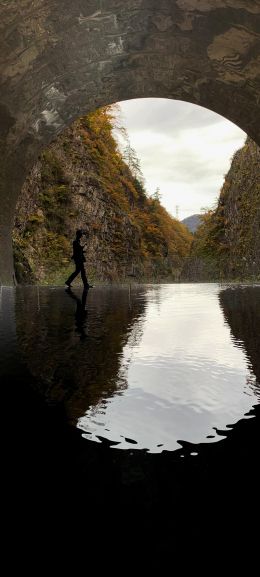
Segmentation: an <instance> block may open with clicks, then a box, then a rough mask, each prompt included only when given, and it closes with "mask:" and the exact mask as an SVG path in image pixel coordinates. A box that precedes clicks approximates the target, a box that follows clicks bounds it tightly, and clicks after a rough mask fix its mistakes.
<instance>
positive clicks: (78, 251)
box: [65, 229, 92, 289]
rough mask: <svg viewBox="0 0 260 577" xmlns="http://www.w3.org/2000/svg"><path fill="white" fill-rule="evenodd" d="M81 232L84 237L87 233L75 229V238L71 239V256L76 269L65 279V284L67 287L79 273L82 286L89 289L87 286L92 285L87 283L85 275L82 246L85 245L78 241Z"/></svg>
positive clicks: (90, 286)
mask: <svg viewBox="0 0 260 577" xmlns="http://www.w3.org/2000/svg"><path fill="white" fill-rule="evenodd" d="M83 234H84V235H85V236H86V237H87V236H88V233H86V232H84V231H83V230H81V229H79V230H77V231H76V238H75V240H74V241H73V255H72V257H71V258H72V259H73V260H74V262H75V265H76V269H75V271H74V272H73V273H72V274H71V275H70V277H69V278H68V280H66V281H65V284H66V285H67V286H68V287H71V283H72V281H73V280H74V279H75V278H76V276H78V274H79V273H81V278H82V282H83V284H84V288H86V289H89V288H92V285H90V284H89V283H88V279H87V275H86V271H85V267H84V263H85V262H86V259H85V255H84V248H85V246H86V243H85V245H84V246H82V244H81V243H80V239H81V238H82V236H83Z"/></svg>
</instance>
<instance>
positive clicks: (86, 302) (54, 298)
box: [0, 284, 260, 454]
mask: <svg viewBox="0 0 260 577" xmlns="http://www.w3.org/2000/svg"><path fill="white" fill-rule="evenodd" d="M5 290H6V291H8V289H3V291H5ZM6 294H7V293H6ZM8 295H9V300H10V293H8ZM6 298H7V297H6ZM259 302H260V288H259V287H240V288H236V287H233V288H224V287H219V286H218V285H214V284H201V285H199V284H180V285H146V286H139V287H134V288H133V287H132V288H131V287H117V288H104V287H97V288H94V289H93V290H90V291H89V293H88V294H87V295H84V294H82V291H81V290H80V289H75V291H73V292H65V291H64V290H63V289H60V288H52V289H50V288H45V287H42V288H39V287H23V288H18V289H16V294H15V316H16V325H17V328H16V331H17V340H16V341H17V342H16V345H15V347H16V355H17V347H18V350H19V355H20V358H21V359H22V361H23V362H24V363H25V364H26V365H27V367H28V368H29V370H30V372H31V373H32V374H33V375H34V377H36V378H37V388H38V390H39V392H40V393H41V395H44V397H45V398H46V401H47V402H48V403H63V404H64V406H65V407H66V414H67V416H68V419H69V421H70V422H71V423H72V424H73V425H74V426H75V427H78V428H79V429H80V430H81V431H82V434H83V436H85V437H86V438H87V439H91V440H93V441H96V442H108V443H111V444H112V443H113V444H114V446H115V447H117V448H119V449H124V448H130V447H131V448H133V449H146V450H148V451H149V452H161V451H164V450H167V451H174V450H176V449H181V448H182V447H183V446H184V445H185V443H192V444H194V445H195V449H194V450H193V451H191V453H193V452H194V454H196V444H200V443H216V442H217V441H219V440H220V439H221V438H223V437H225V432H226V431H228V430H229V429H230V428H232V427H233V425H234V424H235V423H236V422H237V421H239V420H240V419H242V418H247V419H250V418H251V415H250V410H251V409H252V407H253V406H254V405H255V404H257V403H258V402H259V372H258V368H259V367H258V364H259V361H258V359H259V340H258V337H257V335H258V334H259V324H260V320H259V314H260V307H259ZM9 308H10V307H9ZM3 326H6V325H4V324H3V323H2V327H3ZM8 330H9V334H10V335H11V336H10V342H11V341H12V342H13V340H14V336H13V330H11V328H10V327H9V329H8ZM0 338H1V341H2V344H3V342H5V351H6V347H7V345H6V339H7V337H6V330H4V331H2V333H1V337H0ZM12 346H13V345H12ZM7 348H8V347H7ZM11 349H12V347H11ZM6 354H7V353H6V352H5V356H6ZM10 354H11V353H10V347H9V349H8V355H7V356H8V358H10ZM14 364H15V361H14Z"/></svg>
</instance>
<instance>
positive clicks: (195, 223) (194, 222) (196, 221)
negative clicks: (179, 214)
mask: <svg viewBox="0 0 260 577" xmlns="http://www.w3.org/2000/svg"><path fill="white" fill-rule="evenodd" d="M181 222H182V224H184V225H185V226H186V227H187V229H188V230H189V231H190V232H192V233H194V232H196V230H197V228H198V227H199V226H200V224H201V214H192V215H191V216H187V218H184V219H183V220H182V221H181Z"/></svg>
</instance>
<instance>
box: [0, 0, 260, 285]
mask: <svg viewBox="0 0 260 577" xmlns="http://www.w3.org/2000/svg"><path fill="white" fill-rule="evenodd" d="M0 16H1V28H2V31H1V38H2V41H1V52H0V54H1V64H0V69H1V70H0V77H1V96H0V139H1V156H0V252H1V260H0V284H2V285H10V284H12V283H13V282H14V281H13V279H14V273H13V256H12V238H11V234H12V227H13V218H14V211H15V206H16V201H17V198H18V195H19V192H20V190H21V187H22V185H23V182H24V180H25V178H26V175H27V174H28V171H29V170H30V169H31V167H32V166H33V164H34V163H35V161H36V159H37V157H38V155H39V153H40V151H41V149H42V148H44V147H46V146H47V145H48V144H49V143H50V142H51V141H52V140H53V139H54V138H55V137H56V136H57V135H58V134H59V133H60V132H62V130H63V129H64V128H65V127H66V126H68V125H70V124H71V123H72V122H73V121H74V120H75V119H76V118H78V117H79V116H81V115H83V114H86V113H88V112H90V111H91V110H94V109H96V108H98V107H101V106H104V105H107V104H111V103H113V102H117V101H122V100H129V99H132V98H142V97H159V98H169V99H178V100H182V101H186V102H191V103H194V104H197V105H200V106H203V107H205V108H208V109H209V110H212V111H214V112H216V113H218V114H220V115H222V116H224V117H225V118H227V119H228V120H230V121H232V122H233V123H235V124H237V125H238V126H239V127H240V128H241V129H242V130H244V131H245V132H246V133H247V134H248V135H249V136H250V137H251V138H252V139H253V140H255V142H257V143H258V144H259V145H260V111H259V97H260V73H259V70H260V67H259V59H260V56H259V39H260V34H259V30H260V5H259V1H258V0H161V1H160V2H158V1H157V0H74V2H70V1H69V0H59V1H58V0H51V1H50V0H35V1H34V2H31V1H29V0H19V1H18V0H11V1H9V2H3V3H2V4H1V8H0Z"/></svg>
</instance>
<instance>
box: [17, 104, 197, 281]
mask: <svg viewBox="0 0 260 577" xmlns="http://www.w3.org/2000/svg"><path fill="white" fill-rule="evenodd" d="M115 123H116V109H115V107H106V108H103V109H100V110H97V111H95V112H93V113H91V114H88V115H87V116H84V117H82V118H80V119H79V120H77V121H76V122H75V123H74V124H73V125H72V126H71V127H70V128H69V129H67V130H66V131H65V132H64V134H63V135H62V136H60V137H59V138H58V139H57V141H56V142H54V143H52V144H51V145H50V147H49V148H48V149H46V150H45V151H44V152H43V153H42V154H41V157H40V159H39V162H38V164H37V166H36V167H34V169H33V171H32V172H31V174H30V175H29V176H28V178H27V181H26V183H25V185H24V187H23V190H22V193H21V197H20V199H19V202H18V205H17V212H16V220H15V227H14V233H13V244H14V255H15V268H16V274H17V278H18V281H19V282H41V283H59V282H63V279H64V278H65V277H66V275H67V271H68V270H71V268H72V266H71V260H70V258H71V242H72V239H73V237H74V235H75V229H77V228H81V227H82V226H83V227H84V228H85V227H86V224H87V227H88V229H89V231H90V239H89V243H88V271H90V273H92V279H93V277H94V279H93V280H101V281H102V280H104V281H106V280H109V281H120V280H124V279H125V278H127V276H128V274H129V272H131V273H133V271H134V274H135V276H136V277H137V278H138V279H139V280H145V279H146V280H147V279H150V280H161V279H168V280H178V279H179V277H180V274H181V270H182V267H183V262H184V260H185V258H187V256H188V254H189V251H190V245H191V241H192V235H191V234H190V233H189V232H188V231H187V229H186V227H185V226H183V225H182V224H181V223H179V222H178V221H177V220H175V219H174V218H172V217H171V216H170V215H169V214H168V213H167V211H166V210H165V209H164V208H163V207H162V206H161V204H160V199H159V194H157V195H154V196H153V197H151V198H149V197H148V196H147V193H146V190H145V186H144V180H143V177H142V174H141V170H140V165H139V161H138V159H137V158H136V155H135V153H134V151H133V150H132V149H131V147H130V145H129V142H128V146H127V149H126V152H125V153H123V154H122V153H121V152H120V151H119V148H118V145H117V142H116V140H115V139H114V137H113V134H112V130H113V127H114V125H115Z"/></svg>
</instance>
